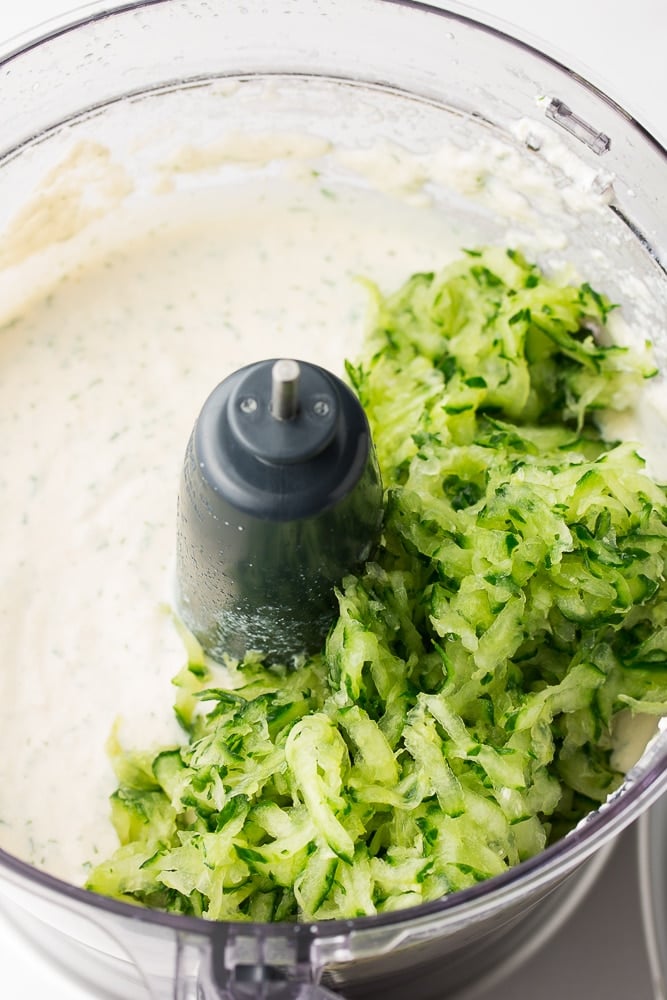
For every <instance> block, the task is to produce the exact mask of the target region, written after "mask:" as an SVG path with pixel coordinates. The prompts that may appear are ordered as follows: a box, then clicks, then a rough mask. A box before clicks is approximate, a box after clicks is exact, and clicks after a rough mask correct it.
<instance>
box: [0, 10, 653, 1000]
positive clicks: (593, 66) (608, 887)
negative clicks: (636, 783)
mask: <svg viewBox="0 0 667 1000" xmlns="http://www.w3.org/2000/svg"><path fill="white" fill-rule="evenodd" d="M434 5H436V6H438V4H434ZM440 5H441V6H446V4H445V3H444V2H443V3H442V4H440ZM72 6H73V4H72V2H71V0H69V2H68V0H21V2H20V3H14V2H13V0H0V41H4V40H5V39H8V38H10V37H13V36H14V35H16V34H18V33H20V32H23V31H26V30H28V29H29V28H31V27H32V26H33V25H35V24H38V23H41V22H43V21H44V20H47V19H50V18H53V17H57V16H59V15H61V14H62V13H63V12H64V11H66V10H68V9H71V8H72ZM109 6H112V4H111V3H109ZM456 6H457V7H459V8H461V7H462V5H461V4H457V5H456ZM474 7H475V8H476V9H477V11H479V12H480V14H482V18H484V16H486V17H487V19H488V20H490V21H492V22H493V23H496V24H498V26H499V27H503V26H504V25H502V24H500V23H499V22H505V25H512V24H513V25H515V26H516V27H515V29H514V31H513V33H514V34H516V35H517V36H519V37H522V38H524V39H525V40H527V41H534V42H535V43H536V44H538V45H539V47H541V48H542V49H543V50H544V51H546V52H548V53H549V54H551V55H554V56H556V57H560V58H561V61H563V62H566V63H568V64H570V65H574V67H575V68H577V69H578V70H580V71H581V72H582V73H583V75H584V76H586V77H587V78H588V79H589V80H590V81H591V82H593V83H595V84H596V85H598V86H599V87H600V88H601V89H602V90H604V91H605V92H606V93H608V94H609V95H610V96H611V97H613V98H614V99H615V100H616V101H618V102H619V103H620V104H621V105H622V106H623V107H625V108H626V110H627V111H629V112H630V113H631V114H633V115H634V117H636V118H637V119H638V120H639V121H640V122H641V123H642V124H643V125H644V126H645V127H647V128H648V129H649V131H651V132H652V133H653V134H654V135H655V136H656V137H657V138H659V139H661V141H663V142H667V110H666V109H665V104H664V94H665V92H667V61H666V60H665V58H664V46H665V38H666V37H667V4H665V2H664V0H633V2H632V3H625V2H621V0H608V2H607V3H605V4H602V3H600V2H597V0H559V2H558V3H557V4H554V5H552V4H546V3H540V2H539V0H538V2H536V0H495V2H494V0H478V2H477V3H475V4H474ZM509 30H511V29H509ZM1 116H2V95H1V94H0V120H1ZM632 845H633V841H631V840H628V839H627V838H626V840H625V843H624V845H622V846H624V848H625V851H624V855H623V857H624V859H625V864H624V871H625V882H624V883H623V885H622V886H621V884H620V882H617V881H615V880H617V879H618V877H619V876H618V872H619V870H620V869H619V867H618V866H616V865H612V866H611V867H610V870H609V871H608V873H607V875H606V876H605V878H606V880H607V882H606V884H605V885H604V886H603V887H602V888H603V891H602V892H600V893H596V894H594V895H595V898H593V899H591V901H590V906H589V904H586V913H585V914H583V915H582V916H584V917H585V918H586V919H581V918H580V919H579V920H578V921H577V922H576V923H577V926H576V931H575V928H574V927H573V928H572V932H571V933H572V935H573V936H572V937H571V938H570V939H568V937H567V933H561V934H560V935H559V937H558V938H557V939H556V941H554V943H553V947H551V946H550V947H549V949H548V958H549V962H548V963H547V967H548V968H550V969H551V970H552V971H553V975H554V979H552V980H551V982H549V979H548V973H547V977H546V979H545V978H542V981H541V982H538V980H537V979H536V978H534V977H537V975H538V970H537V968H536V967H535V963H531V964H529V967H527V968H526V969H525V970H524V971H523V972H522V973H521V974H520V975H518V976H517V977H515V978H514V979H513V980H512V981H511V982H508V983H507V984H506V985H505V986H503V987H502V988H500V989H497V990H494V991H493V998H494V1000H503V998H505V997H507V998H509V997H514V998H516V1000H521V998H523V997H526V998H528V997H533V996H536V995H541V996H542V997H543V998H544V1000H549V998H550V997H554V998H555V997H556V996H567V995H569V996H570V997H572V998H573V1000H584V998H588V997H594V996H602V995H604V996H605V997H606V1000H627V997H629V996H630V995H632V996H633V1000H648V998H649V996H650V993H649V992H648V985H647V979H646V971H645V964H646V959H645V955H644V953H643V949H642V946H641V939H640V938H639V936H638V930H637V926H636V925H635V921H636V920H637V919H638V915H637V914H636V912H633V915H632V917H630V913H631V908H630V900H629V897H628V895H627V893H628V892H629V891H631V890H632V888H633V880H634V867H633V864H632V862H633V856H632ZM628 886H629V889H628ZM595 906H598V911H595ZM619 909H620V910H622V911H624V913H625V915H626V919H631V920H632V926H631V927H630V926H629V927H628V933H627V934H624V933H620V936H619V934H616V937H615V938H614V936H613V935H612V936H611V937H607V936H606V932H605V934H600V932H599V931H600V926H603V927H606V926H607V922H606V920H604V916H602V914H604V915H607V914H609V913H610V912H611V913H613V914H614V915H616V914H617V913H618V911H619ZM596 912H597V915H598V917H599V918H600V919H598V920H597V921H596V920H595V914H596ZM601 920H602V925H601ZM613 924H614V926H615V927H616V928H617V929H618V927H619V922H618V920H614V921H613ZM587 937H588V941H587V942H586V943H585V944H584V946H583V947H582V939H585V938H587ZM573 941H574V942H575V943H576V944H578V945H579V951H580V954H581V956H582V962H583V964H582V965H581V971H580V967H579V966H578V965H577V963H576V961H573V952H572V950H571V947H572V942H573ZM624 948H625V950H623V949H624ZM614 956H616V958H620V957H621V956H622V968H623V970H625V976H623V975H621V976H620V978H617V974H616V972H615V971H614V970H615V969H620V964H619V962H615V960H614ZM540 962H541V960H540ZM0 968H2V980H1V982H2V986H1V987H0V993H1V994H2V996H3V997H7V998H8V1000H10V998H11V1000H13V998H14V997H19V996H20V997H23V998H26V1000H35V998H38V997H41V996H45V997H46V996H48V997H49V998H50V1000H93V998H92V995H91V994H90V993H89V992H88V991H84V990H82V989H81V988H80V987H78V986H77V985H75V984H74V983H72V982H71V981H70V980H68V979H65V978H64V977H62V976H61V975H60V974H59V973H57V972H55V971H54V970H53V969H52V968H51V967H50V966H49V965H47V964H46V963H45V962H42V961H41V959H40V958H39V957H38V956H37V955H35V952H34V951H33V950H32V949H31V948H30V947H28V946H27V945H26V944H25V943H24V942H23V940H22V939H21V938H20V937H19V936H18V935H17V934H16V932H15V931H14V930H13V929H12V927H11V926H10V924H9V922H8V921H7V920H6V918H5V917H4V916H3V915H2V913H1V912H0ZM605 969H607V970H609V971H608V973H607V975H606V976H605V979H606V980H608V982H605V985H603V984H602V982H601V981H600V980H599V979H596V978H595V977H596V976H601V975H602V974H603V972H604V970H605ZM540 970H541V971H542V972H546V971H547V970H546V969H545V967H544V964H543V963H542V964H541V965H540ZM631 983H634V988H632V987H631V986H630V984H631ZM595 984H597V986H598V987H599V991H598V988H597V987H596V985H595ZM630 989H632V993H630V992H629V990H630ZM536 991H537V992H536ZM479 1000H489V996H488V994H487V995H484V996H480V997H479Z"/></svg>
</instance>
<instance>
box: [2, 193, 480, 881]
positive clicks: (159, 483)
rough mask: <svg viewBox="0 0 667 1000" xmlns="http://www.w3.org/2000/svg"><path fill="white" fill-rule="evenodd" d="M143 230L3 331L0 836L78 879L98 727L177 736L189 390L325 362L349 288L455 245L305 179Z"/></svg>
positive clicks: (360, 319)
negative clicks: (244, 370)
mask: <svg viewBox="0 0 667 1000" xmlns="http://www.w3.org/2000/svg"><path fill="white" fill-rule="evenodd" d="M145 220H146V222H148V223H149V229H148V231H146V232H145V233H144V235H138V236H135V238H134V239H133V240H128V239H127V237H126V242H125V245H124V246H122V247H120V248H116V249H114V250H112V251H110V252H108V253H103V252H102V251H101V250H99V249H98V251H97V256H96V259H94V260H92V261H90V262H89V263H88V264H87V265H86V266H83V267H81V268H80V269H78V270H77V271H75V272H74V273H71V274H70V275H69V276H67V277H65V278H63V280H62V281H61V282H60V283H59V284H58V286H57V287H56V288H54V289H53V290H52V292H51V294H49V295H48V296H47V297H46V298H44V299H42V300H41V301H38V302H33V303H32V304H31V306H30V308H28V309H27V310H26V311H25V312H24V313H23V314H22V315H20V316H19V317H18V318H16V319H15V320H14V321H13V322H11V323H9V325H6V326H5V327H4V328H3V329H2V330H1V331H0V509H1V510H2V512H3V517H2V527H1V531H2V542H1V547H2V561H1V567H0V648H2V649H3V651H4V655H5V668H3V670H2V671H1V672H0V677H1V684H2V688H1V690H0V752H1V753H2V760H3V764H2V781H1V782H0V844H1V845H2V847H4V848H5V849H6V850H9V851H10V852H13V853H15V854H17V855H19V856H20V857H23V858H25V859H27V860H28V861H30V862H32V863H34V864H36V865H38V866H39V867H44V868H46V869H48V870H49V871H51V872H54V873H56V874H58V875H61V876H62V877H64V878H66V879H69V880H72V881H75V882H80V881H81V880H82V879H83V878H84V877H85V867H84V866H85V863H86V862H88V861H91V860H94V859H95V857H96V856H99V855H100V854H104V853H107V852H109V851H110V850H113V848H114V847H115V835H114V833H113V830H112V829H111V827H110V824H109V821H108V801H107V799H108V795H109V793H110V792H111V791H112V789H113V784H114V782H113V775H112V773H111V770H110V765H109V763H108V760H107V759H106V755H105V741H106V739H107V735H108V733H109V732H110V730H111V727H112V724H113V722H114V720H115V719H116V718H117V717H120V718H121V719H122V737H123V740H124V741H127V742H128V743H130V744H135V745H142V746H145V745H150V744H151V742H156V743H159V742H164V741H167V742H170V741H174V740H177V739H179V738H180V734H179V731H178V729H177V727H176V724H175V722H173V721H172V718H173V712H172V700H173V688H172V687H171V685H170V680H171V678H172V677H173V675H174V674H175V673H176V672H177V671H178V669H179V668H180V666H181V665H182V662H183V659H184V653H183V649H182V646H181V643H180V640H179V639H178V637H177V635H176V633H175V630H174V628H173V625H172V623H171V621H170V619H169V617H168V615H167V614H166V613H165V611H164V610H163V608H162V607H161V602H162V601H163V600H165V599H166V598H167V596H168V589H169V584H170V566H171V559H172V553H173V548H174V532H175V503H176V494H177V489H178V480H179V474H180V466H181V462H182V457H183V454H184V450H185V446H186V443H187V439H188V436H189V433H190V431H191V428H192V424H193V422H194V420H195V418H196V416H197V413H198V411H199V408H200V406H201V404H202V403H203V401H204V399H205V397H206V396H207V395H208V393H209V392H210V390H211V389H212V388H213V386H214V385H215V384H216V383H217V382H218V381H220V380H221V379H222V378H224V377H225V376H226V375H227V374H229V373H230V372H231V371H233V370H234V369H236V368H237V367H239V366H240V365H242V364H246V363H248V362H250V361H253V360H258V359H260V358H263V357H273V356H276V355H285V356H288V357H290V356H294V357H298V358H303V359H305V360H314V361H317V362H318V363H320V364H323V365H325V366H327V367H329V368H331V369H332V370H335V371H338V372H341V369H342V361H343V359H344V357H346V356H351V355H352V356H353V355H354V354H355V351H356V350H357V349H358V345H359V343H360V339H361V336H362V333H363V330H364V327H365V323H366V319H367V308H368V292H367V290H366V289H365V288H364V287H363V286H362V284H361V283H360V282H359V281H358V280H357V278H358V276H359V275H365V276H368V277H371V278H372V279H374V280H376V281H377V282H378V283H379V284H380V285H381V286H382V287H383V288H385V289H387V290H388V289H390V288H392V287H394V286H396V285H398V284H399V283H400V282H401V281H403V280H404V278H405V276H406V275H407V274H409V273H410V272H411V271H414V270H416V269H431V268H433V267H439V266H442V265H444V264H445V263H446V262H447V261H448V260H449V259H450V258H451V257H452V256H453V255H455V254H456V252H457V250H458V247H459V245H460V242H461V234H459V233H456V232H453V231H452V229H451V225H450V222H449V220H448V219H447V218H446V217H445V216H444V215H442V214H438V213H437V212H436V213H434V212H433V211H432V210H429V209H426V208H423V207H422V208H419V207H416V206H410V205H407V204H405V203H404V202H402V201H397V200H393V201H389V200H388V199H387V197H386V196H384V195H382V194H379V193H375V194H372V193H369V192H364V191H361V190H359V191H354V190H352V189H350V188H340V189H338V190H336V189H335V188H330V187H329V186H327V187H326V188H323V187H322V186H321V185H320V184H319V183H318V181H317V179H316V178H311V179H310V181H309V182H307V183H306V182H304V180H303V179H302V180H301V181H300V183H299V184H298V185H297V184H294V183H292V182H290V181H289V180H275V181H273V182H271V183H267V182H266V181H265V182H263V183H261V184H260V183H257V184H255V185H252V184H250V185H244V186H243V188H242V189H239V188H233V189H230V190H229V191H227V192H225V191H224V190H223V191H222V192H220V193H218V194H217V195H213V194H211V193H210V192H208V193H203V192H202V193H199V194H198V193H190V194H179V195H173V196H169V200H168V202H167V203H165V202H164V201H159V202H158V203H157V204H156V205H155V210H154V216H153V218H152V219H151V215H150V212H147V213H146V216H145ZM125 221H126V226H125V232H126V233H127V232H131V231H132V228H133V224H132V221H131V220H130V219H127V220H125ZM116 228H117V229H118V220H116ZM134 228H135V229H136V222H135V223H134ZM120 229H121V230H122V229H123V227H122V226H121V227H120Z"/></svg>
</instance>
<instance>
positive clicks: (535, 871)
mask: <svg viewBox="0 0 667 1000" xmlns="http://www.w3.org/2000/svg"><path fill="white" fill-rule="evenodd" d="M178 2H179V0H126V2H121V3H113V2H112V3H111V4H109V3H107V2H106V0H93V2H90V3H86V4H83V5H80V6H77V7H76V8H74V9H73V10H71V11H68V12H65V13H63V14H61V15H58V16H56V17H54V18H51V19H48V20H47V21H44V22H42V23H41V24H39V25H37V26H35V27H33V28H29V29H27V31H24V32H21V33H19V34H18V35H15V36H14V37H13V38H11V39H9V40H8V42H7V43H5V46H4V47H3V46H0V72H2V70H3V69H5V68H6V67H7V66H8V65H9V64H10V63H11V62H13V60H15V59H17V58H19V57H20V56H21V55H23V54H25V53H26V52H29V51H31V50H32V49H35V48H38V47H40V46H42V45H46V44H48V43H49V42H51V41H53V40H54V39H56V38H58V37H59V36H61V35H64V34H68V33H69V32H73V31H76V30H78V29H81V28H84V27H86V26H87V25H90V24H93V23H95V22H98V21H102V20H108V19H111V18H113V17H116V16H120V15H123V14H126V13H129V12H132V11H135V10H141V9H148V8H151V7H158V6H168V5H170V4H178ZM234 2H237V3H238V2H240V0H234ZM245 2H246V3H248V2H253V0H245ZM349 2H350V6H352V3H353V0H349ZM370 2H371V3H374V4H376V5H377V6H378V9H379V8H380V7H382V6H386V7H390V6H391V7H396V8H404V9H408V10H416V11H419V12H421V13H424V14H427V15H433V16H436V17H440V18H444V19H446V20H450V21H454V22H457V23H463V24H465V25H466V26H468V27H471V28H473V29H475V30H481V31H482V32H484V33H487V34H489V35H492V36H494V37H497V38H500V39H501V41H502V42H504V43H509V44H511V45H512V46H514V47H517V48H519V49H520V50H525V51H527V52H528V53H530V55H531V56H532V57H536V58H537V59H538V60H542V61H544V62H546V63H547V64H549V65H551V66H553V67H556V68H557V69H558V70H559V71H561V72H563V73H565V74H566V75H568V76H570V77H572V78H573V79H574V80H575V81H576V82H577V83H578V84H579V85H582V86H583V87H584V88H585V89H587V90H588V91H589V92H591V93H592V94H593V95H594V96H595V97H596V98H598V99H599V100H601V101H603V102H604V103H605V104H606V105H607V106H608V107H610V108H611V109H612V110H613V111H614V112H616V113H617V114H619V115H620V116H621V117H622V118H623V119H625V121H626V122H627V123H629V124H630V125H631V126H633V127H634V128H635V129H637V130H638V132H639V133H640V135H641V136H642V137H643V138H644V139H645V140H646V141H647V142H648V143H649V144H650V145H651V146H652V147H653V148H654V149H655V151H656V152H657V153H658V154H659V155H660V156H662V157H663V158H664V159H665V160H666V161H667V149H666V148H665V147H664V146H663V145H662V143H661V142H660V141H659V140H658V139H657V138H656V137H655V136H654V135H653V134H652V133H651V132H650V131H649V130H648V129H647V128H646V127H645V126H644V125H642V124H641V122H639V121H638V120H637V119H636V118H635V117H634V116H633V115H632V114H630V113H629V112H627V111H626V110H625V109H624V108H623V107H622V106H621V105H620V104H618V103H617V102H616V101H615V100H613V99H612V98H610V97H608V96H607V95H606V94H605V93H604V91H602V90H601V89H600V88H599V87H598V86H596V85H595V84H593V83H591V82H590V81H589V80H588V79H587V78H586V76H584V75H582V74H581V73H579V72H578V71H577V70H575V69H573V68H572V67H571V66H569V65H567V64H566V63H564V62H562V61H561V60H560V59H559V58H557V57H556V56H552V55H550V54H549V53H546V52H544V51H542V50H541V49H540V48H538V47H537V45H535V44H532V43H531V42H529V41H525V40H523V39H521V38H517V37H515V36H513V35H511V34H509V33H508V31H507V30H505V28H509V27H512V26H511V25H508V24H505V28H503V27H502V26H498V25H497V24H494V23H492V22H485V21H483V20H477V17H476V15H480V14H481V12H480V11H477V10H476V9H475V8H474V7H468V6H467V4H460V3H458V2H456V0H452V3H451V7H450V6H448V7H434V6H432V5H431V4H429V3H424V2H422V0H370ZM309 75H311V74H309ZM174 82H175V83H178V82H180V83H181V84H184V83H186V82H187V81H184V80H180V81H174ZM358 82H361V83H363V82H366V83H367V84H368V83H369V81H358ZM165 85H167V83H166V82H165ZM127 96H129V95H120V96H119V97H118V98H117V99H116V100H123V99H125V98H126V97H127ZM82 110H85V109H82ZM49 131H50V129H49ZM33 139H34V137H33ZM27 141H28V142H30V141H33V140H27ZM661 743H665V744H667V737H666V736H665V734H663V737H662V739H661ZM666 790H667V747H663V753H662V755H661V756H660V759H659V760H658V761H657V762H654V763H653V764H652V766H651V767H649V768H647V769H646V770H643V771H641V772H640V773H637V775H636V776H635V777H634V778H633V781H632V783H631V787H630V788H629V790H628V791H623V792H622V793H621V794H620V795H615V796H612V797H611V798H610V799H609V800H608V801H607V802H606V803H604V804H603V805H602V806H601V807H600V808H599V809H597V810H594V811H593V812H592V813H590V814H589V815H588V816H587V817H586V818H585V819H584V820H583V821H582V822H581V823H580V824H579V825H578V826H577V827H576V828H575V829H574V830H572V831H571V832H570V833H569V834H567V836H566V837H564V838H563V839H561V840H559V841H557V842H556V843H554V844H552V845H550V846H549V847H547V848H545V849H544V850H543V851H541V852H540V853H539V854H537V855H535V856H534V857H532V858H529V859H528V860H526V861H523V862H521V863H520V864H518V865H516V866H514V867H512V868H510V869H508V870H507V871H506V872H503V873H502V874H500V875H497V876H494V877H493V878H490V879H487V880H485V881H483V882H480V883H477V884H476V885H474V886H471V887H469V888H467V889H463V890H459V891H457V892H455V893H452V894H451V895H450V896H446V897H443V898H440V899H435V900H432V901H430V902H425V903H419V904H417V905H415V906H411V907H406V908H405V909H400V910H396V911H390V912H386V913H380V914H376V915H372V916H365V917H355V918H340V919H332V920H329V919H327V920H320V921H311V922H303V923H286V922H284V923H256V922H240V921H239V922H234V921H211V920H207V919H205V918H203V917H193V916H187V915H182V914H175V913H170V912H164V911H160V910H151V909H148V908H144V907H140V906H137V905H133V904H130V903H127V902H124V901H122V900H117V899H113V898H110V897H106V896H102V895H98V894H96V893H94V892H91V891H90V890H87V889H84V888H82V887H80V886H77V885H75V884H73V883H70V882H67V881H65V880H64V879H62V878H59V877H57V876H55V875H51V874H50V873H48V872H46V871H43V870H41V869H39V868H37V867H35V866H33V865H31V864H29V863H28V862H26V861H23V860H21V859H20V858H18V857H16V856H14V855H12V854H10V853H9V852H7V851H5V850H3V849H2V848H0V893H1V892H2V884H1V880H2V879H4V878H5V876H4V873H3V868H4V869H5V870H6V871H8V872H9V873H10V875H13V876H15V877H18V878H19V879H20V881H21V883H23V881H24V880H25V881H27V882H28V883H30V884H31V885H32V884H36V885H37V886H38V887H40V888H41V889H42V890H45V891H46V892H47V893H49V894H53V895H55V896H57V897H58V899H59V902H60V903H61V905H62V902H63V898H64V899H65V900H67V901H68V902H69V903H71V904H76V903H80V904H83V905H84V906H86V907H90V908H91V910H92V911H96V912H97V911H100V910H101V911H103V912H105V913H107V914H110V915H116V916H119V917H124V918H128V919H130V920H131V921H132V922H137V921H138V922H139V923H140V924H152V925H157V926H159V927H160V928H162V929H164V930H173V931H180V932H189V933H193V932H194V933H196V934H198V935H202V934H205V935H207V936H208V937H211V938H216V937H219V936H225V935H226V934H227V933H228V929H229V928H235V929H237V930H238V931H239V932H241V933H243V934H247V935H258V934H261V935H263V936H265V937H268V936H286V935H288V936H292V937H302V936H304V935H305V936H307V937H309V938H310V939H317V938H320V939H324V938H327V937H332V936H336V937H338V936H340V935H342V934H356V933H359V932H363V931H372V930H380V929H386V928H390V927H394V928H396V929H397V930H398V929H400V928H401V926H402V925H406V927H407V926H408V925H410V926H411V927H414V926H415V925H418V924H419V923H423V922H425V921H430V920H432V919H435V918H438V917H440V916H444V917H446V915H447V914H449V913H451V914H455V915H456V914H458V913H460V912H461V911H463V912H465V911H466V909H468V910H472V911H477V910H484V909H486V908H487V907H488V906H489V904H491V902H492V901H494V900H497V901H498V902H499V903H500V902H501V901H502V897H503V896H505V895H509V896H510V898H516V899H517V900H518V899H520V898H521V897H522V896H523V892H524V891H525V890H529V889H531V888H533V889H538V888H539V887H540V886H546V885H547V884H551V883H553V881H554V879H555V878H557V877H559V876H562V877H565V876H566V875H568V874H569V873H570V872H571V871H573V870H574V869H575V868H576V867H578V865H579V864H580V863H581V862H583V861H584V860H585V859H586V858H587V857H588V856H589V855H590V854H591V853H592V852H593V851H594V850H595V849H597V848H598V847H601V846H602V845H604V844H605V843H607V842H608V841H609V840H611V839H612V838H613V837H614V836H616V835H617V834H618V833H620V832H621V830H623V829H624V827H625V826H627V825H628V824H630V823H631V822H632V821H633V820H634V819H635V818H636V816H637V814H638V813H639V812H640V811H642V810H644V809H647V808H648V806H650V804H651V803H652V802H653V801H655V800H656V799H657V798H658V797H659V796H660V795H661V794H662V793H663V792H664V791H666ZM632 807H634V808H632ZM578 849H580V850H578ZM512 890H515V893H516V896H515V897H512V892H511V891H512Z"/></svg>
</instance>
